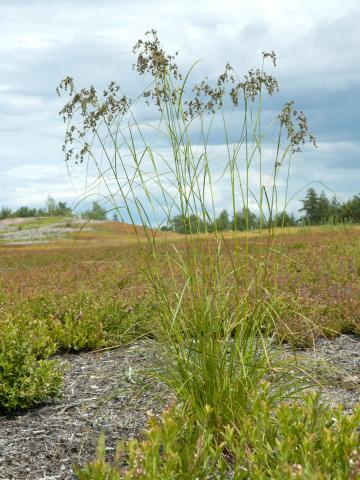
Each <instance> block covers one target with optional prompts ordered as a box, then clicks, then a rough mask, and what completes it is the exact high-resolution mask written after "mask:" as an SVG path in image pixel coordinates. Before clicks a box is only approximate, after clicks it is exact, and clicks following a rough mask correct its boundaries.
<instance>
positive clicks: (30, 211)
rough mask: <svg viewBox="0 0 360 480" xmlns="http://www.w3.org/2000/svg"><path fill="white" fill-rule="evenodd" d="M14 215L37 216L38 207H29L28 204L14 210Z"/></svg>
mask: <svg viewBox="0 0 360 480" xmlns="http://www.w3.org/2000/svg"><path fill="white" fill-rule="evenodd" d="M13 216H14V217H18V218H19V217H36V216H37V210H36V208H29V207H27V206H23V207H20V208H18V209H17V210H16V211H15V212H14V215H13Z"/></svg>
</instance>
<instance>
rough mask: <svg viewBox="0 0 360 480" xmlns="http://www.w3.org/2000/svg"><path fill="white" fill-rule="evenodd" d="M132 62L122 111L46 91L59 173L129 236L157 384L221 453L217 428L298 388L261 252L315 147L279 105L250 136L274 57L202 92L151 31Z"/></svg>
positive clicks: (116, 92) (95, 95)
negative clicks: (255, 233)
mask: <svg viewBox="0 0 360 480" xmlns="http://www.w3.org/2000/svg"><path fill="white" fill-rule="evenodd" d="M133 52H134V54H135V56H136V60H135V63H134V65H133V69H134V71H135V72H136V73H138V74H139V75H140V76H141V77H142V78H143V79H144V81H145V82H148V83H147V87H146V88H145V90H144V91H143V92H142V93H141V94H140V95H139V96H138V97H137V98H135V99H134V100H131V99H130V98H129V97H127V96H126V95H124V93H123V92H122V90H121V87H120V85H118V84H117V83H115V82H111V83H110V84H109V86H108V88H106V89H105V90H104V91H103V92H102V93H99V92H98V91H97V90H96V89H95V87H93V86H90V87H89V88H83V89H81V90H77V89H76V87H75V83H74V80H73V79H72V78H70V77H66V78H65V79H64V80H63V81H62V82H61V84H60V85H59V88H58V93H59V94H62V93H67V94H68V95H69V96H70V98H69V101H68V102H67V103H66V104H65V106H64V107H63V109H62V110H61V112H60V113H61V115H62V116H63V119H64V121H65V123H66V125H67V129H66V135H65V142H64V152H65V156H66V161H67V162H70V161H75V162H77V163H84V164H85V165H86V169H87V172H88V176H89V188H88V189H87V193H86V195H90V194H92V190H91V188H97V187H98V186H99V184H101V185H102V193H103V195H104V198H105V199H106V201H107V202H108V203H110V204H111V205H112V209H113V210H114V211H115V213H116V215H117V216H118V218H119V219H120V220H121V221H123V222H126V223H129V224H130V225H131V228H132V230H133V233H134V238H135V241H136V248H138V252H139V255H141V259H142V265H143V274H144V280H145V281H146V283H147V285H148V291H149V297H150V299H149V301H150V303H151V304H152V305H153V306H154V308H155V309H156V315H154V318H155V319H156V320H154V326H153V334H154V335H155V337H156V338H157V340H158V341H159V345H160V346H161V347H162V348H163V350H164V354H165V358H166V362H164V363H165V365H164V364H163V365H162V367H161V369H160V374H161V376H162V378H163V379H164V380H165V381H166V382H167V383H168V384H169V385H170V386H171V387H172V388H173V390H174V391H175V392H176V394H177V398H178V400H179V402H180V403H181V404H182V405H183V406H185V408H189V409H190V410H191V411H192V412H193V413H194V415H195V417H196V415H198V418H201V417H202V415H203V412H204V409H209V412H211V413H209V414H208V416H207V417H208V418H207V426H208V429H209V431H211V432H212V433H211V435H214V437H215V438H217V440H218V441H219V442H220V443H221V441H222V440H221V436H222V435H223V434H222V433H221V432H224V428H225V427H226V426H230V428H232V429H234V432H235V433H234V435H235V436H236V435H240V434H241V426H242V424H243V421H244V418H246V416H247V415H251V414H252V412H253V409H254V408H255V407H254V406H255V405H257V404H258V403H257V401H258V400H257V399H258V394H259V391H261V392H262V394H263V395H264V396H265V398H266V402H267V405H270V406H271V407H275V405H277V404H279V403H280V402H281V401H283V400H284V399H288V398H289V397H292V396H294V395H295V394H296V393H297V392H299V390H301V389H302V388H303V383H302V382H301V381H300V380H299V378H297V377H298V375H297V372H298V370H297V367H296V365H295V364H293V362H291V361H289V359H287V361H286V362H284V361H283V360H281V358H280V356H279V354H278V353H277V349H276V348H275V347H274V344H275V343H276V342H275V337H276V323H277V320H278V317H279V314H280V313H281V305H280V303H281V300H280V299H279V298H280V297H279V295H278V293H279V292H278V290H277V282H276V271H277V267H278V265H277V262H278V261H279V259H278V256H275V257H274V256H273V255H272V251H273V249H272V245H273V241H274V225H275V221H274V219H275V218H279V213H280V212H283V223H284V222H285V218H286V217H285V215H286V206H287V204H288V201H289V198H288V197H289V195H288V182H289V177H290V167H291V161H292V158H293V156H294V154H295V153H296V152H298V151H299V150H300V148H301V147H302V145H303V144H305V142H307V141H310V142H311V143H312V144H313V145H316V143H315V138H314V136H313V135H311V134H310V133H309V130H308V124H307V120H306V117H305V115H304V113H303V112H302V111H297V110H295V107H294V103H293V102H292V101H290V102H287V103H285V105H284V106H283V108H282V109H281V110H280V112H279V114H278V115H277V116H276V117H275V118H274V119H273V121H272V122H271V124H270V126H269V127H264V124H265V120H264V117H266V116H265V114H264V111H263V109H264V107H263V106H264V102H265V101H268V100H269V97H272V96H273V95H275V94H276V92H277V91H278V82H277V80H276V78H275V77H274V76H273V75H272V74H268V73H266V71H265V63H266V62H270V63H271V65H272V68H273V67H275V66H276V55H275V53H274V52H264V53H263V62H262V66H261V67H260V68H258V69H252V70H250V71H249V72H248V73H247V74H246V75H245V76H244V77H243V78H242V79H240V78H238V76H237V73H236V71H235V69H234V68H233V67H232V66H231V65H229V64H227V65H226V66H225V69H224V71H223V73H221V74H220V75H219V76H218V78H217V79H216V80H215V81H209V80H207V79H206V78H205V79H204V80H201V81H198V82H196V83H195V84H193V85H192V84H191V82H192V78H193V77H194V76H195V75H197V69H198V68H199V65H198V63H195V64H193V65H192V66H191V67H190V68H189V69H188V71H187V72H186V73H185V74H182V73H181V72H180V69H179V67H178V65H177V63H176V55H177V54H176V55H168V54H167V53H166V52H165V51H164V50H163V48H162V46H161V44H160V41H159V39H158V37H157V34H156V32H155V31H154V30H152V31H150V32H147V33H146V35H145V39H144V40H139V41H138V42H137V43H136V44H135V46H134V48H133ZM146 109H148V110H146ZM144 112H147V113H144ZM215 137H216V138H219V137H220V138H222V143H221V147H222V151H221V153H220V154H219V153H218V152H217V153H214V147H213V145H214V141H215V140H214V139H215ZM271 142H272V143H271ZM269 151H270V154H269ZM269 155H270V160H269ZM269 164H270V167H269ZM282 169H285V172H284V175H283V176H282V177H281V178H282V181H281V182H279V179H280V175H281V171H282ZM91 172H95V174H94V178H92V179H91V182H90V177H91ZM284 176H285V182H284V181H283V178H284ZM284 183H285V186H284V187H283V191H282V192H280V190H281V188H280V186H281V185H282V184H284ZM221 193H222V194H223V195H224V197H225V198H226V199H227V201H228V205H230V206H231V212H232V214H233V217H234V222H233V223H234V224H233V228H232V230H231V231H227V232H225V231H223V230H222V229H220V228H219V225H218V223H217V222H216V216H217V214H218V205H217V203H218V199H219V195H220V194H221ZM280 203H281V204H280ZM253 205H256V206H257V208H258V211H259V218H260V220H259V221H260V226H261V227H266V228H267V230H268V235H267V238H266V242H267V244H268V249H267V251H266V254H265V255H263V256H262V258H261V259H260V261H259V259H257V260H256V261H255V260H254V258H253V256H252V249H253V245H252V241H251V238H252V237H251V231H250V208H252V207H253ZM240 217H241V218H243V219H244V222H243V223H244V226H245V229H244V231H240V225H239V224H237V219H238V218H240ZM174 219H176V222H174ZM180 232H182V233H180ZM268 382H270V383H269V384H270V387H266V388H263V386H264V385H265V384H266V385H268ZM231 448H233V447H231ZM233 449H234V448H233ZM114 478H115V477H114Z"/></svg>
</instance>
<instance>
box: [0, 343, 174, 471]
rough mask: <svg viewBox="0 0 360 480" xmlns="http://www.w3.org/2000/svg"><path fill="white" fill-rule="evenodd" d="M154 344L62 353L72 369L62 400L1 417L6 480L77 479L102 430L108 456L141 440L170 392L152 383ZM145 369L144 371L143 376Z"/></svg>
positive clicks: (0, 452) (0, 459)
mask: <svg viewBox="0 0 360 480" xmlns="http://www.w3.org/2000/svg"><path fill="white" fill-rule="evenodd" d="M154 355H155V351H154V345H153V343H152V342H150V341H146V342H138V343H136V344H134V345H132V346H131V347H128V348H126V349H117V350H108V351H103V352H98V353H93V352H89V353H81V354H78V355H70V354H67V355H62V356H61V357H60V362H61V364H62V365H63V367H64V368H65V369H66V370H67V371H66V375H65V389H64V394H63V397H62V398H61V399H59V400H58V401H56V402H54V403H51V404H47V405H45V406H43V407H39V408H36V409H32V410H30V411H28V412H27V413H24V414H21V415H17V416H14V417H12V418H10V417H6V416H2V417H1V416H0V479H1V480H10V479H11V480H40V479H42V480H45V479H46V480H50V479H53V480H55V479H56V480H65V479H74V478H75V476H74V475H73V473H72V468H71V466H72V464H74V463H77V464H78V463H81V464H82V463H84V462H85V461H86V460H87V459H90V458H92V457H93V455H94V451H95V446H96V441H97V438H98V436H99V434H100V432H102V431H103V432H105V433H106V444H107V446H108V449H109V452H110V453H111V450H112V449H113V448H114V447H115V444H116V440H118V439H125V438H130V437H134V436H135V437H136V436H139V433H140V432H141V430H142V428H143V427H144V426H145V424H146V422H147V419H148V417H149V415H150V414H151V413H153V414H159V413H160V412H161V410H162V408H164V406H165V403H166V400H167V399H169V398H170V395H169V392H167V391H166V389H165V387H164V386H163V385H161V384H157V383H154V382H150V381H149V380H148V379H147V378H146V376H145V373H146V370H149V368H150V367H151V366H153V365H154ZM139 370H141V373H140V372H139Z"/></svg>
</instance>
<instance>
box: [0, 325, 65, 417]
mask: <svg viewBox="0 0 360 480" xmlns="http://www.w3.org/2000/svg"><path fill="white" fill-rule="evenodd" d="M54 350H55V344H54V342H53V341H52V340H51V338H50V336H49V333H48V331H47V328H46V327H44V326H43V325H41V324H39V323H36V322H32V323H30V322H27V321H26V320H25V319H24V318H17V321H16V322H15V321H14V318H13V317H11V318H9V317H7V316H4V317H2V319H1V320H0V411H5V412H10V411H13V410H17V409H25V408H29V407H32V406H35V405H38V404H40V403H42V402H44V401H45V400H47V399H48V398H49V397H54V396H56V395H57V394H58V392H59V391H60V388H61V385H62V374H61V372H60V371H59V369H58V368H57V365H56V361H55V360H50V359H49V356H50V355H51V354H52V353H53V352H54Z"/></svg>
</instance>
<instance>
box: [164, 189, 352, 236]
mask: <svg viewBox="0 0 360 480" xmlns="http://www.w3.org/2000/svg"><path fill="white" fill-rule="evenodd" d="M301 202H302V204H303V206H302V208H301V209H300V210H299V212H302V215H301V216H299V217H298V218H296V217H295V215H294V214H293V213H291V214H289V213H287V212H280V213H277V214H275V215H272V216H271V217H270V218H269V217H265V216H264V215H263V216H260V215H258V214H256V213H254V212H252V211H250V210H249V209H247V208H244V209H243V210H241V211H238V212H236V213H235V215H233V216H232V217H230V215H229V213H228V211H227V210H222V212H220V214H219V215H218V217H216V218H215V220H214V221H209V220H207V219H206V218H202V217H201V216H199V215H195V214H190V215H183V214H180V215H176V216H174V217H173V218H172V219H171V220H170V222H169V223H168V224H167V225H165V226H163V227H162V230H169V231H175V232H178V233H191V232H192V233H194V232H214V231H225V230H254V229H258V228H269V227H276V226H285V227H289V226H295V225H299V224H300V225H320V224H326V223H344V222H351V223H359V222H360V194H359V195H354V196H353V197H352V198H350V199H349V200H347V201H346V202H340V201H339V200H338V198H337V197H336V196H335V195H334V196H333V197H332V198H330V199H329V198H328V197H327V195H326V193H325V192H324V191H322V192H320V193H317V192H316V190H315V189H314V188H309V189H308V190H307V191H306V195H305V198H304V199H302V200H301Z"/></svg>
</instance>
